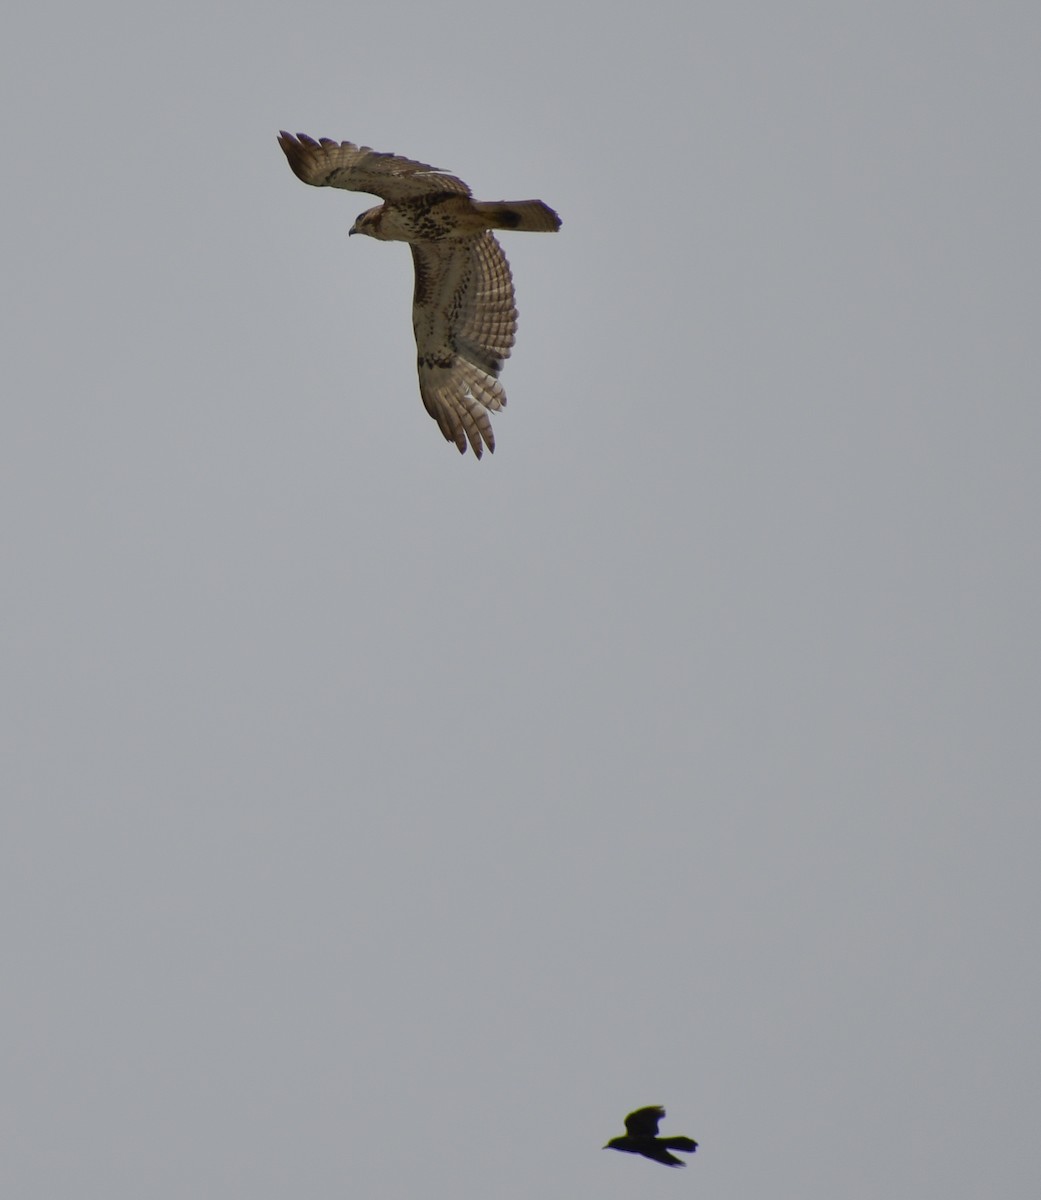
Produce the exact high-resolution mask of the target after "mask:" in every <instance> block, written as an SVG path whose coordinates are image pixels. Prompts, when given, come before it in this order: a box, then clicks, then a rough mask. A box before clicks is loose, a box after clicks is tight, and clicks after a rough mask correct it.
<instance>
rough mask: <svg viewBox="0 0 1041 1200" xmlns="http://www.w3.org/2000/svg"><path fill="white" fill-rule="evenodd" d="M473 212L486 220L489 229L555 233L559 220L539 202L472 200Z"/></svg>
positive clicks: (546, 206)
mask: <svg viewBox="0 0 1041 1200" xmlns="http://www.w3.org/2000/svg"><path fill="white" fill-rule="evenodd" d="M472 203H473V206H474V211H475V212H479V213H480V214H481V216H483V217H485V218H487V221H488V228H489V229H520V230H525V231H527V232H528V233H556V231H557V230H558V229H559V228H560V218H559V217H558V216H557V214H556V213H555V212H554V211H553V209H551V208H550V206H549V205H548V204H543V203H542V201H541V200H474V201H473V202H472Z"/></svg>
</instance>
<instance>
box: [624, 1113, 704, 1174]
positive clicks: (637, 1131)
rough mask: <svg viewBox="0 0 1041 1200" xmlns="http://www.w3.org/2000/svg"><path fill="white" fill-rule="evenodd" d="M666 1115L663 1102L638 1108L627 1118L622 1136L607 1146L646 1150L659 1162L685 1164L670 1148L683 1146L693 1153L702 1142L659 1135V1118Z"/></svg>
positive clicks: (631, 1151) (632, 1151)
mask: <svg viewBox="0 0 1041 1200" xmlns="http://www.w3.org/2000/svg"><path fill="white" fill-rule="evenodd" d="M664 1116H665V1109H664V1108H662V1107H661V1105H660V1104H652V1105H651V1106H650V1108H638V1109H637V1110H636V1111H635V1112H631V1113H630V1114H629V1115H628V1116H627V1117H626V1118H625V1133H624V1135H623V1136H621V1137H613V1138H611V1140H610V1141H609V1142H608V1143H607V1145H606V1146H604V1149H605V1150H624V1151H625V1152H626V1153H627V1154H642V1155H643V1156H644V1158H653V1159H654V1161H655V1162H660V1163H664V1164H665V1165H666V1166H667V1167H685V1166H686V1165H687V1164H686V1163H685V1162H681V1161H680V1159H678V1158H676V1157H675V1155H672V1154H670V1153H669V1151H670V1150H682V1151H683V1153H684V1154H693V1153H694V1151H695V1150H697V1148H698V1144H697V1142H696V1141H694V1139H693V1138H689V1137H683V1136H682V1135H679V1136H675V1137H661V1138H660V1137H658V1122H659V1121H660V1120H661V1119H662V1117H664Z"/></svg>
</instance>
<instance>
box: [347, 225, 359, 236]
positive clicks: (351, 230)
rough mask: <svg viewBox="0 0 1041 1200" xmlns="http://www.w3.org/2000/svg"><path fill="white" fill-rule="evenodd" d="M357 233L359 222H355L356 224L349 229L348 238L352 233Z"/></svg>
mask: <svg viewBox="0 0 1041 1200" xmlns="http://www.w3.org/2000/svg"><path fill="white" fill-rule="evenodd" d="M357 232H358V223H357V222H355V223H354V224H353V225H352V226H351V227H350V229H348V230H347V236H348V237H350V236H351V234H352V233H357Z"/></svg>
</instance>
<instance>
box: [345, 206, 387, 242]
mask: <svg viewBox="0 0 1041 1200" xmlns="http://www.w3.org/2000/svg"><path fill="white" fill-rule="evenodd" d="M382 220H383V205H382V204H380V205H378V206H377V207H376V208H370V209H369V210H368V212H363V213H362V214H361V216H360V217H359V218H358V219H357V221H355V222H354V224H353V225H352V226H351V227H350V229H349V230H348V231H347V236H348V237H350V236H351V234H352V233H364V234H365V235H366V237H372V238H379V240H380V241H386V240H387V239H386V238H385V237H384V235H383V230H382V225H381V222H382Z"/></svg>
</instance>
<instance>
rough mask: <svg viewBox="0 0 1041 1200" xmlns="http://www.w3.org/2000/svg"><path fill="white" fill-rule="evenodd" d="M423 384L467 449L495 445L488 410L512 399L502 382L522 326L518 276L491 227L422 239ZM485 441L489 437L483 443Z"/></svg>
mask: <svg viewBox="0 0 1041 1200" xmlns="http://www.w3.org/2000/svg"><path fill="white" fill-rule="evenodd" d="M412 258H413V261H414V262H415V267H416V290H415V293H414V296H413V301H412V324H413V328H414V329H415V332H416V349H417V351H418V359H417V362H418V367H419V390H420V394H421V395H422V397H423V404H424V405H425V406H426V410H427V412H428V413H429V414H430V415H431V416H432V417H433V418H434V420H435V421H437V424H438V427H439V428H440V430H441V432H442V433H443V434H444V436H445V437H446V438H447V439H448V441H450V442H455V444H456V445H457V446H458V447H459V449H460V451H463V450H465V449H466V443H467V441H469V443H470V445H471V446H472V447H473V452H474V454H476V455H477V457H478V458H480V456H481V451H482V449H483V445H487V447H488V449H489V450H494V449H495V438H494V436H493V435H492V423H491V421H490V420H489V419H488V412H489V410H491V411H493V412H494V411H497V410H498V409H500V408H502V407H503V405H504V404H505V403H506V394H505V392H503V390H502V387H501V386H500V384H499V382H498V378H499V372H500V370H501V369H502V364H503V362H504V361H505V360H506V359H507V358H508V357H509V354H510V349H511V347H512V346H513V341H514V336H515V334H516V332H517V309H516V306H515V304H514V297H513V280H512V278H511V276H510V267H509V264H508V263H507V261H506V256H505V255H504V254H503V252H502V248H501V247H500V245H499V243H498V242H497V241H496V240H495V238H494V236H493V235H492V234H491V233H483V234H482V235H481V236H480V237H478V238H470V239H468V240H466V241H452V240H446V241H443V242H414V243H413V244H412ZM482 443H483V445H482Z"/></svg>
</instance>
